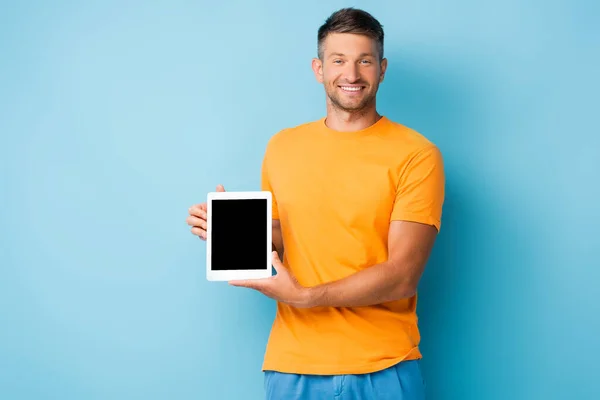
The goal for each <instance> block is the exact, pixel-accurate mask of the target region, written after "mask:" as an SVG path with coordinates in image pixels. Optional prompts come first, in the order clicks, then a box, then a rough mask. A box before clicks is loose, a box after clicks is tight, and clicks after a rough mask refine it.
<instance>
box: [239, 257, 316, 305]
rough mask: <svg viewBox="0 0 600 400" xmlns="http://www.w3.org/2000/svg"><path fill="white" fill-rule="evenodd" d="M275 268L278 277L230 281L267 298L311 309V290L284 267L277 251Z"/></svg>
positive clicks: (274, 262)
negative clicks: (256, 291)
mask: <svg viewBox="0 0 600 400" xmlns="http://www.w3.org/2000/svg"><path fill="white" fill-rule="evenodd" d="M273 267H274V268H275V271H277V275H275V276H272V277H270V278H264V279H246V280H236V281H229V284H230V285H232V286H241V287H247V288H250V289H254V290H258V291H259V292H261V293H263V294H264V295H265V296H268V297H270V298H272V299H274V300H277V301H280V302H282V303H286V304H289V305H291V306H294V307H299V308H305V307H310V296H309V293H310V292H309V289H308V288H307V287H304V286H302V285H301V284H300V283H299V282H298V280H297V279H296V277H295V276H294V275H293V274H292V273H291V271H290V270H288V269H287V268H286V267H285V266H284V265H283V263H282V262H281V261H280V260H279V256H278V254H277V252H276V251H274V252H273Z"/></svg>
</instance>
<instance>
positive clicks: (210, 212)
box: [206, 191, 273, 281]
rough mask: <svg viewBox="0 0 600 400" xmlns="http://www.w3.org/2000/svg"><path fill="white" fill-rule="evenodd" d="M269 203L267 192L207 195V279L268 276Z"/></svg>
mask: <svg viewBox="0 0 600 400" xmlns="http://www.w3.org/2000/svg"><path fill="white" fill-rule="evenodd" d="M271 204H272V197H271V192H269V191H255V192H210V193H209V194H208V196H207V217H206V222H207V229H206V246H207V247H206V278H207V279H208V280H209V281H229V280H237V279H260V278H268V277H270V276H271V275H272V258H271V254H272V250H273V248H272V222H271V218H272V211H271Z"/></svg>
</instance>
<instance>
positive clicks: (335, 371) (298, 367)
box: [262, 349, 422, 375]
mask: <svg viewBox="0 0 600 400" xmlns="http://www.w3.org/2000/svg"><path fill="white" fill-rule="evenodd" d="M421 358H422V355H421V353H420V352H419V351H418V350H417V349H413V350H411V351H409V352H408V353H407V354H405V355H403V356H400V357H395V358H386V359H383V360H380V361H377V362H371V363H368V364H360V365H343V366H340V365H315V364H310V365H308V364H307V365H303V364H299V363H298V362H297V361H285V360H284V361H281V360H280V361H279V362H269V361H265V362H264V364H263V367H262V371H263V372H265V371H276V372H281V373H289V374H302V375H342V374H369V373H373V372H377V371H381V370H384V369H386V368H389V367H392V366H394V365H396V364H398V363H399V362H402V361H409V360H418V359H421Z"/></svg>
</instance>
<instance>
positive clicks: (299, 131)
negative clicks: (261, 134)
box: [267, 120, 321, 151]
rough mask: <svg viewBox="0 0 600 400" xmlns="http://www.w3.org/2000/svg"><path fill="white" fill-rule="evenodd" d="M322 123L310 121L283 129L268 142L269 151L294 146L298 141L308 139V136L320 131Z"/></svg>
mask: <svg viewBox="0 0 600 400" xmlns="http://www.w3.org/2000/svg"><path fill="white" fill-rule="evenodd" d="M320 122H321V120H316V121H310V122H305V123H302V124H299V125H296V126H292V127H287V128H283V129H281V130H280V131H278V132H276V133H275V134H274V135H272V136H271V137H270V138H269V140H268V141H267V151H268V150H272V149H279V148H281V146H286V145H293V144H295V143H298V141H301V140H305V139H307V136H309V135H310V134H311V133H312V132H315V130H316V129H318V125H319V123H320Z"/></svg>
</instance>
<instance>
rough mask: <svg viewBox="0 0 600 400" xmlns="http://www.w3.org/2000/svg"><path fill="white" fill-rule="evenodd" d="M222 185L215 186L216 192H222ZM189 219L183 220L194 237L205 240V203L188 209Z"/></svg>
mask: <svg viewBox="0 0 600 400" xmlns="http://www.w3.org/2000/svg"><path fill="white" fill-rule="evenodd" d="M224 191H225V188H224V187H223V185H217V192H224ZM189 213H190V215H189V217H187V219H186V220H185V222H187V224H188V225H189V226H191V227H192V229H191V231H192V233H193V234H194V235H196V236H198V237H199V238H200V239H202V240H206V202H204V203H200V204H195V205H193V206H191V207H190V209H189Z"/></svg>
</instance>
